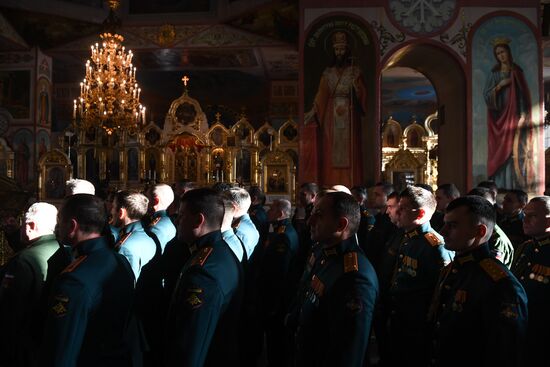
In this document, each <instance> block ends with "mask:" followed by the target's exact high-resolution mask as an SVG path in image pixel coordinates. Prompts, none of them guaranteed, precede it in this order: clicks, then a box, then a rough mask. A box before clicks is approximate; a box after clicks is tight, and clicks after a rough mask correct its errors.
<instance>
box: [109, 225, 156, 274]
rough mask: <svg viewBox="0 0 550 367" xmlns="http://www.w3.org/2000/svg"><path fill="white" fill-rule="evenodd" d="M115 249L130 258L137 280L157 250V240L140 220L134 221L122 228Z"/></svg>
mask: <svg viewBox="0 0 550 367" xmlns="http://www.w3.org/2000/svg"><path fill="white" fill-rule="evenodd" d="M115 249H117V250H118V252H119V253H120V254H121V255H123V256H124V257H125V258H126V259H127V260H128V262H129V263H130V266H131V267H132V270H133V271H134V275H135V277H136V280H137V279H139V275H140V273H141V268H142V267H144V266H145V265H146V264H147V263H148V262H149V261H150V260H151V259H152V258H153V257H154V256H155V254H156V252H157V246H156V244H155V241H153V239H152V238H151V237H149V235H148V234H147V233H145V230H144V229H143V225H142V224H141V222H140V221H136V222H132V223H130V224H128V225H127V226H125V227H124V228H122V229H121V234H120V235H119V238H118V241H117V242H116V244H115Z"/></svg>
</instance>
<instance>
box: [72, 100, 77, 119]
mask: <svg viewBox="0 0 550 367" xmlns="http://www.w3.org/2000/svg"><path fill="white" fill-rule="evenodd" d="M74 119H76V99H75V100H74V105H73V120H74Z"/></svg>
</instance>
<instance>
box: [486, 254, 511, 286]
mask: <svg viewBox="0 0 550 367" xmlns="http://www.w3.org/2000/svg"><path fill="white" fill-rule="evenodd" d="M479 265H480V266H481V268H482V269H483V270H485V272H486V273H487V274H488V275H489V276H490V277H491V279H493V280H494V281H495V282H497V281H499V280H501V279H503V278H506V277H507V276H508V274H507V273H506V272H505V271H504V270H503V269H501V268H500V266H499V265H498V264H497V263H496V262H494V261H493V260H491V259H483V260H481V261H480V262H479Z"/></svg>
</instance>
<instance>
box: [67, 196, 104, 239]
mask: <svg viewBox="0 0 550 367" xmlns="http://www.w3.org/2000/svg"><path fill="white" fill-rule="evenodd" d="M59 219H60V222H61V221H63V222H68V221H70V220H72V219H74V220H75V221H76V222H77V223H78V225H79V227H80V230H81V231H82V232H84V233H97V234H100V233H102V231H103V229H104V227H105V225H106V223H107V213H106V212H105V204H104V203H103V200H101V199H100V198H99V197H97V196H94V195H90V194H75V195H71V196H69V197H67V198H66V199H65V201H64V202H63V205H62V207H61V210H60V211H59Z"/></svg>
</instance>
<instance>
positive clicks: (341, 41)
mask: <svg viewBox="0 0 550 367" xmlns="http://www.w3.org/2000/svg"><path fill="white" fill-rule="evenodd" d="M347 45H348V36H347V35H346V34H345V33H344V32H336V33H334V34H333V35H332V47H338V46H347Z"/></svg>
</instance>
